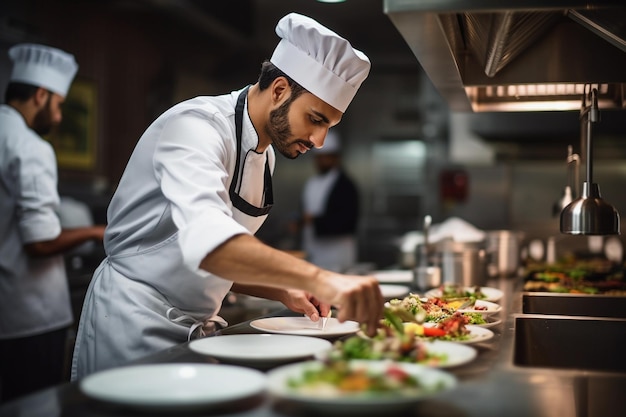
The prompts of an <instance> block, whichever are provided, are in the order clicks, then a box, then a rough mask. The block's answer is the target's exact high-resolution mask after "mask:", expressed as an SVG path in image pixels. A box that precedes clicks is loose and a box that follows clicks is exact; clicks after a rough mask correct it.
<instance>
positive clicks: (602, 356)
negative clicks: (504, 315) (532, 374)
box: [513, 315, 626, 373]
mask: <svg viewBox="0 0 626 417" xmlns="http://www.w3.org/2000/svg"><path fill="white" fill-rule="evenodd" d="M625 345H626V320H624V319H612V318H597V317H571V316H546V315H536V316H533V315H524V316H519V317H516V318H515V347H514V353H513V357H514V360H513V361H514V363H515V364H516V365H520V366H531V367H544V368H564V369H575V370H584V371H606V372H621V373H625V372H626V360H624V346H625Z"/></svg>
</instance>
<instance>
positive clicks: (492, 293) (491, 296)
mask: <svg viewBox="0 0 626 417" xmlns="http://www.w3.org/2000/svg"><path fill="white" fill-rule="evenodd" d="M475 288H476V287H463V291H467V292H469V293H474V290H475ZM480 291H481V292H482V293H483V294H485V296H486V297H487V298H485V299H484V301H491V302H492V303H495V302H498V301H500V299H502V296H503V295H504V293H503V292H502V291H501V290H499V289H497V288H491V287H480ZM424 296H426V297H436V298H439V297H441V289H440V288H433V289H432V290H429V291H426V292H425V293H424Z"/></svg>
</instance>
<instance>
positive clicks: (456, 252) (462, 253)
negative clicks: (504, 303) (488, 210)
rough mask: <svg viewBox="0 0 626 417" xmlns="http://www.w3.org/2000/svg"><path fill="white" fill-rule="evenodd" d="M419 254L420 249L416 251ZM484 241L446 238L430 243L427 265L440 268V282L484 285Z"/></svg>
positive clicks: (485, 275)
mask: <svg viewBox="0 0 626 417" xmlns="http://www.w3.org/2000/svg"><path fill="white" fill-rule="evenodd" d="M417 254H418V256H419V254H420V251H419V250H418V251H417ZM488 261H489V259H488V254H487V251H486V250H485V242H484V241H479V242H455V241H453V240H452V239H446V240H443V241H440V242H437V243H434V244H433V245H432V252H431V253H430V255H429V258H428V265H434V266H436V267H438V268H439V269H440V270H441V283H443V284H447V283H451V284H460V285H463V286H474V285H485V284H486V281H487V279H488V274H487V265H488Z"/></svg>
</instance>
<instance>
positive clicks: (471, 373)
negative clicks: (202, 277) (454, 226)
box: [0, 279, 626, 417]
mask: <svg viewBox="0 0 626 417" xmlns="http://www.w3.org/2000/svg"><path fill="white" fill-rule="evenodd" d="M488 284H489V286H492V287H496V288H499V289H501V290H502V291H503V292H504V298H503V299H502V302H501V304H502V306H503V309H504V313H502V314H504V316H503V323H502V324H501V325H499V326H497V327H495V328H494V331H495V337H494V338H493V339H492V340H491V341H488V342H485V343H481V344H478V345H476V348H477V349H478V356H477V358H476V359H475V360H474V361H472V362H470V363H469V364H467V365H463V366H459V367H457V368H452V369H450V372H452V373H453V374H454V375H455V376H457V378H458V379H459V382H460V383H459V386H458V387H457V388H456V389H455V390H454V392H453V393H450V394H446V395H445V396H437V397H433V398H431V399H427V400H424V401H421V402H420V403H419V404H417V405H416V406H415V408H414V409H413V410H410V411H409V412H407V413H406V414H405V416H407V417H413V416H421V417H500V416H507V417H530V416H532V417H582V416H585V417H621V416H623V410H624V409H623V393H624V391H625V390H626V373H625V372H599V371H593V370H585V369H563V368H548V367H543V366H542V367H529V366H518V365H516V364H515V363H514V362H513V352H514V346H515V326H514V325H515V318H516V317H518V316H519V313H520V312H521V293H520V292H519V288H520V284H521V282H520V281H519V280H517V279H499V280H492V281H490V282H489V283H488ZM284 314H285V312H284V311H281V312H276V313H273V315H284ZM573 330H574V332H576V333H577V334H578V335H579V336H580V337H588V338H590V339H592V340H593V335H592V334H591V335H590V334H586V335H581V334H580V333H579V332H578V331H577V329H576V328H574V329H573ZM591 330H593V329H591ZM256 332H257V331H255V330H254V329H252V328H251V327H250V326H249V322H244V323H240V324H237V325H235V326H231V327H229V328H226V329H224V330H222V334H242V333H256ZM218 337H219V336H218ZM622 337H623V336H622ZM569 348H570V349H571V350H575V349H576V345H573V346H570V347H569ZM607 352H608V351H607ZM614 359H615V361H620V360H621V361H622V362H623V354H622V355H620V356H619V357H617V358H614ZM182 362H195V363H217V360H216V359H214V358H211V357H208V356H205V355H201V354H199V353H195V352H193V351H191V350H190V349H189V347H188V344H187V343H184V344H180V345H177V346H174V347H172V348H170V349H166V350H164V351H162V352H160V353H158V354H155V355H151V356H149V357H146V358H143V359H141V360H139V361H137V362H135V363H146V364H148V363H182ZM18 415H24V416H29V417H39V416H41V417H44V416H45V417H50V416H61V415H62V416H63V417H79V416H80V417H96V416H97V417H110V416H111V417H112V416H132V415H137V412H134V411H132V410H128V409H125V408H124V407H121V406H118V405H115V404H105V403H101V402H98V401H94V400H91V399H90V398H88V397H86V396H85V395H84V394H82V393H81V392H80V390H79V388H78V384H76V383H71V384H70V383H68V384H63V385H59V386H57V387H54V388H52V389H48V390H44V391H40V392H38V393H35V394H32V395H29V396H26V397H23V398H22V399H18V400H16V401H13V402H11V403H8V404H2V405H1V406H0V416H1V417H13V416H18ZM169 415H173V414H169ZM193 415H211V416H224V417H226V416H234V415H236V416H238V417H286V416H289V417H296V416H298V417H299V416H303V415H317V414H315V413H311V412H310V411H307V410H303V409H302V408H299V407H297V406H296V405H294V404H289V403H286V402H281V401H276V400H274V399H272V398H270V397H269V396H260V397H254V398H250V399H245V400H242V401H239V402H237V403H236V404H229V405H227V406H225V407H224V408H220V409H217V410H199V411H198V412H197V413H193Z"/></svg>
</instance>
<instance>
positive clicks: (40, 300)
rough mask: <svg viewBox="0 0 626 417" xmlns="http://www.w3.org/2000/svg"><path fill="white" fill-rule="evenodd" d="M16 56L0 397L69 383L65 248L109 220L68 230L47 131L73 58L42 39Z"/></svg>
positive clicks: (1, 138) (2, 209)
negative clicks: (61, 217) (62, 219)
mask: <svg viewBox="0 0 626 417" xmlns="http://www.w3.org/2000/svg"><path fill="white" fill-rule="evenodd" d="M9 57H10V59H11V61H12V62H13V67H12V71H11V75H10V79H9V84H8V86H7V90H6V92H5V103H6V104H2V105H0V237H1V239H0V387H1V389H0V401H7V400H9V399H12V398H15V397H17V396H21V395H23V394H26V393H29V392H32V391H35V390H38V389H42V388H44V387H47V386H50V385H55V384H58V383H61V382H62V380H63V379H62V378H63V376H64V373H65V371H64V369H63V365H64V363H65V357H66V350H65V345H66V342H67V330H68V328H69V326H70V325H71V324H72V322H73V317H72V310H71V304H70V296H69V289H68V283H67V277H66V274H65V264H64V259H63V256H62V253H63V252H65V251H67V250H69V249H71V248H74V247H77V246H78V245H80V244H82V243H84V242H87V241H90V240H92V239H95V240H100V241H101V240H102V237H103V235H104V226H90V227H84V228H83V227H81V228H75V229H71V230H68V229H62V228H61V223H60V220H59V213H58V210H59V201H60V200H59V195H58V193H57V167H56V157H55V154H54V150H53V148H52V146H51V145H50V144H49V143H48V142H46V141H45V140H43V139H42V138H41V137H40V135H45V134H46V133H48V132H49V131H50V129H51V128H52V127H53V126H54V125H56V124H58V123H60V122H61V118H62V112H61V104H62V103H63V102H64V100H65V96H66V95H67V92H68V89H69V87H70V84H71V82H72V80H73V78H74V75H75V74H76V72H77V70H78V65H77V64H76V61H75V59H74V57H73V56H72V55H70V54H68V53H66V52H64V51H61V50H58V49H56V48H51V47H48V46H45V45H35V44H20V45H15V46H13V47H12V48H11V49H10V50H9Z"/></svg>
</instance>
